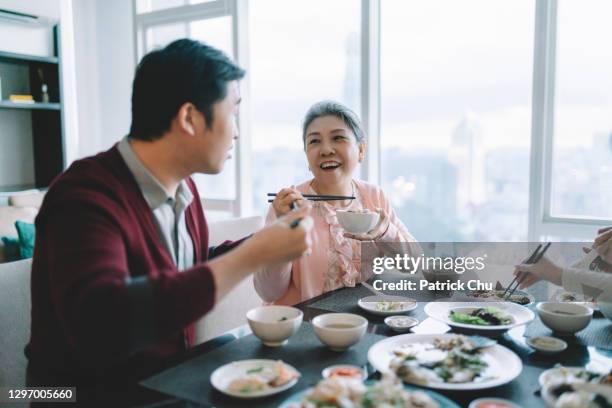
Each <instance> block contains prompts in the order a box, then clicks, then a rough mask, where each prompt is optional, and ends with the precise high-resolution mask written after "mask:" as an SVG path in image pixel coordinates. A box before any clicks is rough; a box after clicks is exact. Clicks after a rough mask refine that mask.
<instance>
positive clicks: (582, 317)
mask: <svg viewBox="0 0 612 408" xmlns="http://www.w3.org/2000/svg"><path fill="white" fill-rule="evenodd" d="M536 310H537V311H538V315H539V316H540V320H542V323H544V325H545V326H546V327H548V328H549V329H551V330H552V331H553V332H555V333H559V334H561V335H568V334H574V333H576V332H578V331H580V330H582V329H584V328H585V327H587V326H588V325H589V323H590V322H591V320H592V318H593V309H591V308H590V307H587V306H584V305H581V304H578V303H557V302H540V303H538V304H537V305H536Z"/></svg>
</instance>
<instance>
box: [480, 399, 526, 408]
mask: <svg viewBox="0 0 612 408" xmlns="http://www.w3.org/2000/svg"><path fill="white" fill-rule="evenodd" d="M487 403H488V404H496V405H489V406H494V407H496V408H521V407H520V406H518V405H516V404H515V403H514V402H512V401H510V400H507V399H503V398H489V397H486V398H478V399H475V400H474V401H472V402H470V405H469V407H468V408H480V407H483V406H485V405H484V404H487Z"/></svg>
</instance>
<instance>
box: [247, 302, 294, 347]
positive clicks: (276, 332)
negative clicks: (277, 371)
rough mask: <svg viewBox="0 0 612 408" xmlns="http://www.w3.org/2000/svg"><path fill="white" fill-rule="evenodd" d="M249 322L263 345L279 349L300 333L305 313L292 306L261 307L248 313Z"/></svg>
mask: <svg viewBox="0 0 612 408" xmlns="http://www.w3.org/2000/svg"><path fill="white" fill-rule="evenodd" d="M246 317H247V321H248V322H249V326H250V327H251V330H252V331H253V334H254V335H255V336H257V337H258V338H259V339H260V340H261V341H262V342H263V344H265V345H266V346H269V347H279V346H282V345H284V344H286V343H287V341H288V340H289V337H291V336H293V335H294V334H295V332H297V331H298V329H299V328H300V325H301V324H302V320H303V319H304V313H303V312H302V311H301V310H300V309H296V308H295V307H291V306H260V307H256V308H255V309H251V310H249V311H248V312H247V315H246Z"/></svg>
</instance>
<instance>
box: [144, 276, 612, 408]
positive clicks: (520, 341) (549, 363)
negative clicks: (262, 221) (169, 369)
mask: <svg viewBox="0 0 612 408" xmlns="http://www.w3.org/2000/svg"><path fill="white" fill-rule="evenodd" d="M350 290H356V289H354V288H342V289H338V290H336V291H332V292H328V293H324V294H322V295H320V296H317V297H315V298H313V299H309V300H307V301H305V302H302V303H300V304H298V305H296V307H297V308H299V309H300V310H302V311H303V312H304V321H310V320H312V319H313V318H314V317H315V316H317V315H320V314H323V313H329V312H328V311H326V310H321V309H316V308H313V307H311V306H310V305H312V304H314V303H316V302H318V301H319V300H322V299H325V298H328V297H330V296H334V295H335V294H336V293H338V292H339V291H350ZM423 306H424V302H423V303H421V302H419V308H420V309H421V312H422V308H423ZM361 314H362V315H363V316H364V317H366V318H368V320H369V326H368V332H370V333H375V334H380V335H383V336H392V335H396V334H397V333H395V332H393V331H391V330H390V329H389V328H388V327H387V326H386V325H385V324H384V322H383V318H381V317H377V316H372V315H371V314H367V313H366V312H362V313H361ZM596 318H598V319H605V317H602V316H601V315H599V316H598V317H596ZM611 324H612V323H611ZM413 330H414V332H418V333H432V334H438V333H444V332H448V331H450V327H449V326H446V325H445V324H443V323H440V322H436V321H434V320H433V319H430V318H427V319H425V320H423V321H422V322H421V324H420V325H419V326H417V327H415V328H414V329H413ZM524 333H525V327H524V326H522V327H517V328H515V329H512V330H510V331H509V332H508V333H506V334H504V336H503V337H501V338H499V339H498V341H499V343H500V344H501V345H503V346H505V347H507V348H509V349H510V350H512V351H514V352H515V353H516V354H517V355H518V356H519V358H520V359H521V360H522V362H523V371H522V372H521V375H520V376H519V377H517V378H516V379H514V380H513V381H511V382H510V383H508V384H505V385H502V386H499V387H495V388H491V389H488V390H478V391H461V392H448V391H438V390H435V391H436V392H438V393H440V394H443V395H445V396H446V397H448V398H450V399H452V400H453V401H455V402H456V403H458V404H459V405H461V406H464V407H467V406H468V405H469V403H470V402H471V401H472V400H474V399H476V398H481V397H497V398H506V399H509V400H512V401H514V402H515V403H517V404H519V405H520V406H522V407H544V406H545V404H544V401H543V400H542V398H540V396H539V383H538V377H539V375H540V374H541V373H542V372H543V371H545V370H547V369H549V368H552V367H553V366H554V365H555V364H562V365H564V366H582V367H584V366H585V365H587V364H589V363H591V364H593V363H594V364H596V365H598V366H600V367H601V366H603V367H607V368H608V369H611V368H612V351H611V350H610V348H608V349H607V350H606V349H601V348H595V347H591V346H588V345H587V346H585V345H581V344H579V343H578V342H573V341H571V339H570V340H569V341H568V344H569V346H568V348H567V349H566V350H565V351H564V352H562V353H559V354H555V355H552V356H545V355H541V354H539V353H535V352H534V351H533V349H531V348H530V347H529V346H527V345H526V344H525V337H524V336H523V334H524ZM249 334H251V331H250V329H249V327H248V325H244V326H241V327H238V328H236V329H234V330H231V331H230V332H228V333H227V334H226V335H224V336H221V337H220V338H217V339H213V340H210V341H208V342H205V343H202V344H200V345H198V346H197V347H195V348H193V349H191V350H189V351H188V352H186V353H184V354H183V355H181V356H179V357H178V358H177V359H176V361H175V363H176V365H178V364H180V363H182V362H185V361H187V360H190V359H192V358H194V357H196V356H200V355H202V354H204V353H207V352H209V351H211V350H213V349H214V348H215V347H218V346H219V345H222V344H225V343H226V342H227V341H231V339H232V338H239V337H242V336H246V335H249ZM298 369H299V367H298ZM375 375H376V374H373V376H375ZM147 392H148V393H150V395H151V396H152V398H153V400H156V402H153V403H151V404H148V405H141V406H140V407H142V408H145V407H146V408H154V407H155V408H157V407H164V408H187V407H190V408H192V407H202V405H198V404H194V403H192V402H189V401H183V400H180V399H177V398H173V397H170V396H167V395H164V394H162V393H155V392H151V391H147ZM237 403H238V404H237V405H236V406H243V405H242V404H241V402H240V401H237ZM243 403H244V406H249V407H253V408H255V407H256V406H257V404H256V402H255V401H253V400H251V401H248V402H246V401H244V402H243Z"/></svg>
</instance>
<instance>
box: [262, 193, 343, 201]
mask: <svg viewBox="0 0 612 408" xmlns="http://www.w3.org/2000/svg"><path fill="white" fill-rule="evenodd" d="M268 197H276V193H268ZM302 197H304V198H308V199H314V200H313V201H316V200H354V199H355V196H342V195H324V194H302Z"/></svg>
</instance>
